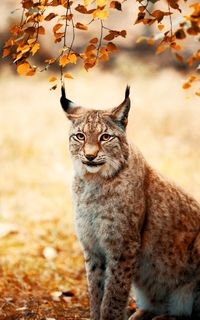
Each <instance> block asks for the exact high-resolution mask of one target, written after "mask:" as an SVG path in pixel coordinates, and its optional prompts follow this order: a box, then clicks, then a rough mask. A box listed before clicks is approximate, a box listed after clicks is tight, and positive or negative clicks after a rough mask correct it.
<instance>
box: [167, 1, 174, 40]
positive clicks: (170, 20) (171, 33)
mask: <svg viewBox="0 0 200 320" xmlns="http://www.w3.org/2000/svg"><path fill="white" fill-rule="evenodd" d="M167 4H168V11H169V13H170V15H169V22H170V35H171V37H172V36H173V25H172V16H171V10H170V5H169V2H167Z"/></svg>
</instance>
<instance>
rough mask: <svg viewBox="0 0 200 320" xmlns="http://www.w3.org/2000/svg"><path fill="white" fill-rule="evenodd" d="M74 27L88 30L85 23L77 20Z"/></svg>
mask: <svg viewBox="0 0 200 320" xmlns="http://www.w3.org/2000/svg"><path fill="white" fill-rule="evenodd" d="M75 27H76V28H77V29H80V30H88V26H86V25H85V24H83V23H80V22H77V23H76V25H75Z"/></svg>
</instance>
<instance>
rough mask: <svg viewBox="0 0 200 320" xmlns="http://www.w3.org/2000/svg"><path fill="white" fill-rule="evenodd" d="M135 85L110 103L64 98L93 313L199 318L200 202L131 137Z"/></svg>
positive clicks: (156, 319) (106, 319) (112, 317)
mask: <svg viewBox="0 0 200 320" xmlns="http://www.w3.org/2000/svg"><path fill="white" fill-rule="evenodd" d="M129 92H130V90H129V87H127V88H126V92H125V98H124V101H123V102H122V103H121V104H120V105H119V106H117V107H115V108H113V109H109V110H94V109H85V108H82V107H80V106H77V105H76V104H74V103H73V102H71V101H70V100H68V99H67V98H66V95H65V89H64V87H63V88H62V96H61V105H62V107H63V109H64V111H65V112H66V115H67V118H68V119H69V120H70V121H71V129H70V134H69V148H70V152H71V156H72V159H73V164H74V169H75V176H74V183H73V195H74V204H75V211H76V228H77V234H78V238H79V240H80V243H81V245H82V249H83V254H84V258H85V264H86V272H87V279H88V287H89V294H90V309H91V312H90V313H91V319H92V320H125V319H126V317H127V314H126V306H127V301H128V298H129V296H130V295H131V292H132V290H131V289H133V292H134V293H133V294H134V297H135V299H136V304H137V311H136V312H135V313H134V314H133V315H132V316H131V317H130V318H129V320H136V319H137V320H138V319H140V320H142V319H143V320H144V319H153V320H161V319H162V320H164V319H181V318H184V319H188V318H190V317H193V319H200V232H199V227H200V205H199V204H198V203H197V202H196V201H195V200H194V199H193V198H192V197H191V196H189V195H188V194H187V193H185V192H184V191H183V190H182V189H180V188H179V187H177V186H176V185H175V184H173V183H172V182H170V181H168V180H167V179H165V178H163V177H162V175H160V174H159V173H157V172H156V171H155V170H154V169H153V168H152V167H151V166H150V165H149V164H148V163H147V162H146V160H145V159H144V157H143V156H142V154H141V153H140V151H139V150H138V149H137V148H136V147H135V146H134V145H133V146H131V145H130V144H129V143H128V142H127V137H126V126H127V122H128V113H129V109H130V98H129Z"/></svg>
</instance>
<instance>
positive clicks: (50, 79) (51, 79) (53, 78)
mask: <svg viewBox="0 0 200 320" xmlns="http://www.w3.org/2000/svg"><path fill="white" fill-rule="evenodd" d="M56 80H58V78H57V77H50V78H49V82H54V81H56Z"/></svg>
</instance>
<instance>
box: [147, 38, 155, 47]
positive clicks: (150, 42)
mask: <svg viewBox="0 0 200 320" xmlns="http://www.w3.org/2000/svg"><path fill="white" fill-rule="evenodd" d="M147 43H148V44H149V45H150V46H153V45H154V43H155V40H154V39H153V38H147Z"/></svg>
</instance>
